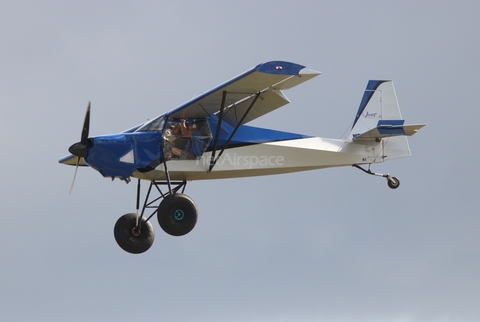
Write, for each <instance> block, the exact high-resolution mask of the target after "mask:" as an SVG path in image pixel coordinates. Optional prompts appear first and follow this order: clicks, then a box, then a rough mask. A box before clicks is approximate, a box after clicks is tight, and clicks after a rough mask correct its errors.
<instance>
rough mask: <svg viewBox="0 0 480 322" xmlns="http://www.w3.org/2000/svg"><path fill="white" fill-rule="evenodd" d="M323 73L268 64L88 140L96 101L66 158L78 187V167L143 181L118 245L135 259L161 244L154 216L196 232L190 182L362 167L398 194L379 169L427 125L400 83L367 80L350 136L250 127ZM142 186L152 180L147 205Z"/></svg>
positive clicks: (169, 226)
mask: <svg viewBox="0 0 480 322" xmlns="http://www.w3.org/2000/svg"><path fill="white" fill-rule="evenodd" d="M318 75H320V72H317V71H315V70H312V69H308V68H306V67H305V66H302V65H299V64H295V63H290V62H285V61H271V62H267V63H263V64H259V65H257V66H255V67H253V68H251V69H249V70H247V71H246V72H244V73H242V74H240V75H238V76H237V77H234V78H232V79H230V80H229V81H227V82H225V83H223V84H220V85H219V86H217V87H215V88H213V89H211V90H209V91H207V92H205V93H203V94H201V95H199V96H197V97H195V98H193V99H191V100H190V101H188V102H186V103H184V104H182V105H180V106H178V107H177V108H175V109H173V110H171V111H170V112H167V113H165V114H162V115H160V116H158V117H156V118H154V119H152V120H149V121H147V122H145V123H143V124H140V125H137V126H135V127H133V128H131V129H128V130H126V131H124V132H121V133H118V134H111V135H100V136H94V137H89V134H88V133H89V127H90V103H89V104H88V108H87V112H86V115H85V120H84V124H83V129H82V133H81V139H80V142H77V143H75V144H73V145H72V146H70V148H69V152H70V153H71V154H70V155H67V156H65V157H63V158H62V159H60V160H59V162H60V163H62V164H67V165H74V166H76V168H75V175H74V178H73V181H75V176H76V173H77V169H78V167H79V166H89V167H91V168H93V169H95V170H97V171H98V172H100V174H101V175H102V176H104V177H106V178H111V179H112V180H113V179H115V178H118V179H120V180H123V181H125V182H127V183H128V182H130V180H131V178H137V179H138V183H137V198H136V199H137V202H136V209H137V212H136V213H128V214H126V215H124V216H122V217H120V218H119V219H118V221H117V222H116V224H115V227H114V236H115V240H116V241H117V243H118V245H119V246H120V247H121V248H122V249H123V250H125V251H127V252H129V253H134V254H138V253H143V252H145V251H146V250H148V249H149V248H150V246H151V245H152V243H153V240H154V230H153V227H152V224H151V222H150V219H151V218H152V217H153V216H154V215H155V214H156V216H157V218H158V222H159V224H160V226H161V227H162V229H163V230H164V231H165V232H166V233H168V234H170V235H173V236H182V235H185V234H187V233H189V232H190V231H191V230H192V229H193V228H194V226H195V224H196V222H197V207H196V205H195V203H194V201H193V200H192V199H191V198H190V197H189V196H187V195H186V194H184V190H185V187H186V184H187V181H192V180H205V179H223V178H238V177H250V176H261V175H272V174H281V173H290V172H297V171H305V170H314V169H323V168H330V167H341V166H353V167H356V168H358V169H360V170H362V171H364V172H366V173H368V174H371V175H375V176H380V177H384V178H386V180H387V184H388V186H389V187H390V188H392V189H396V188H398V186H399V185H400V181H399V180H398V178H396V177H393V176H390V175H388V174H380V173H375V172H372V171H371V170H370V167H371V165H372V164H375V163H381V162H384V161H388V160H393V159H397V158H402V157H407V156H410V148H409V145H408V142H407V136H411V135H413V134H415V133H416V132H417V131H418V130H419V129H421V128H422V127H423V126H425V125H426V124H413V125H406V124H405V121H404V120H403V118H402V116H401V114H400V109H399V106H398V102H397V97H396V94H395V89H394V87H393V83H392V82H391V81H388V80H370V81H369V82H368V84H367V88H366V90H365V92H364V94H363V97H362V100H361V102H360V106H359V108H358V110H357V112H356V114H355V117H354V119H353V124H352V126H351V128H349V131H347V132H348V133H346V134H345V135H344V137H343V138H341V139H328V138H319V137H314V136H310V135H305V134H296V133H288V132H282V131H277V130H270V129H263V128H258V127H252V126H248V125H246V124H247V123H248V122H250V121H252V120H254V119H256V118H258V117H260V116H263V115H265V114H267V113H270V112H272V111H274V110H276V109H277V108H279V107H281V106H283V105H285V104H288V103H289V100H288V99H287V97H286V96H285V95H284V93H283V91H284V90H288V89H290V88H292V87H294V86H297V85H299V84H301V83H303V82H305V81H307V80H309V79H312V78H313V77H316V76H318ZM305 114H306V115H308V113H307V112H305ZM362 165H363V166H362ZM366 165H368V168H365V166H366ZM141 180H145V181H147V182H149V188H148V192H147V193H146V196H145V198H144V201H143V205H142V207H140V182H141ZM72 187H73V182H72ZM153 194H158V196H156V195H153ZM152 210H153V213H152V214H150V215H146V214H145V211H148V212H150V211H152Z"/></svg>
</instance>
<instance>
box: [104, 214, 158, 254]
mask: <svg viewBox="0 0 480 322" xmlns="http://www.w3.org/2000/svg"><path fill="white" fill-rule="evenodd" d="M138 217H139V215H137V214H134V213H130V214H126V215H123V216H122V217H120V218H119V219H118V220H117V223H116V224H115V228H114V229H113V234H114V235H115V240H116V241H117V244H118V246H120V248H122V249H123V250H124V251H126V252H129V253H132V254H140V253H143V252H145V251H147V250H148V249H149V248H150V246H152V244H153V240H154V239H155V232H154V231H153V226H152V224H151V223H150V222H149V221H146V219H145V217H142V219H141V221H140V227H137V218H138Z"/></svg>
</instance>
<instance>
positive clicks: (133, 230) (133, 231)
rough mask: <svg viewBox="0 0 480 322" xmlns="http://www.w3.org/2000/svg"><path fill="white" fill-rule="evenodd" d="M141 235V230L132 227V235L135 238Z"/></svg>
mask: <svg viewBox="0 0 480 322" xmlns="http://www.w3.org/2000/svg"><path fill="white" fill-rule="evenodd" d="M141 234H142V230H141V229H140V228H138V227H133V228H132V235H133V236H135V237H138V236H140V235H141Z"/></svg>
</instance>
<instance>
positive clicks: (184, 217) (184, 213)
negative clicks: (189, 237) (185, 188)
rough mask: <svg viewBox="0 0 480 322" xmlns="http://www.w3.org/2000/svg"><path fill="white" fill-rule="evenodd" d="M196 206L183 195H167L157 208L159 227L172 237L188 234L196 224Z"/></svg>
mask: <svg viewBox="0 0 480 322" xmlns="http://www.w3.org/2000/svg"><path fill="white" fill-rule="evenodd" d="M197 217H198V215H197V206H196V205H195V203H194V202H193V200H192V199H191V198H190V197H189V196H187V195H184V194H183V193H176V194H173V195H169V196H167V197H165V199H163V200H162V202H161V203H160V205H159V206H158V212H157V218H158V223H159V224H160V227H162V229H163V230H164V231H165V232H166V233H167V234H170V235H172V236H183V235H185V234H188V233H189V232H190V231H191V230H192V229H193V227H195V224H196V223H197Z"/></svg>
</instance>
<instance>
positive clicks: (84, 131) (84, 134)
mask: <svg viewBox="0 0 480 322" xmlns="http://www.w3.org/2000/svg"><path fill="white" fill-rule="evenodd" d="M89 131H90V102H88V106H87V112H86V113H85V121H84V122H83V128H82V137H81V139H80V142H81V143H83V144H86V143H87V139H88V132H89Z"/></svg>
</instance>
